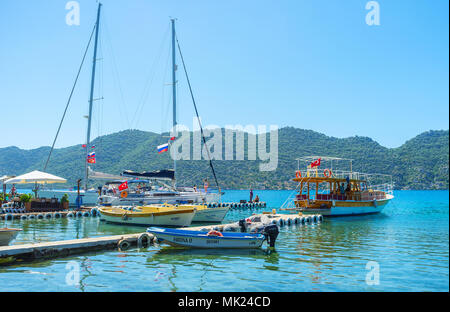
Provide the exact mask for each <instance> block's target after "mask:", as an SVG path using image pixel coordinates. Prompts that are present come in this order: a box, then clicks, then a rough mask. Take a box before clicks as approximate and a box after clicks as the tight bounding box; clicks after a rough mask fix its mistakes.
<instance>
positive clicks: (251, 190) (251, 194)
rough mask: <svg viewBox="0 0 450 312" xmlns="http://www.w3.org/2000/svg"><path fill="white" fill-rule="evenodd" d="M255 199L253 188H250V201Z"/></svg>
mask: <svg viewBox="0 0 450 312" xmlns="http://www.w3.org/2000/svg"><path fill="white" fill-rule="evenodd" d="M252 200H253V189H250V200H249V202H250V203H251V202H252Z"/></svg>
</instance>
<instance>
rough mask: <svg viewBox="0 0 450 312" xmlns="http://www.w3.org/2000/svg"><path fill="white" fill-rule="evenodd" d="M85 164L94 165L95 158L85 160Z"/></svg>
mask: <svg viewBox="0 0 450 312" xmlns="http://www.w3.org/2000/svg"><path fill="white" fill-rule="evenodd" d="M87 162H88V163H89V164H95V158H88V159H87Z"/></svg>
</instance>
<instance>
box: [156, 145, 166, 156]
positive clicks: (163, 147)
mask: <svg viewBox="0 0 450 312" xmlns="http://www.w3.org/2000/svg"><path fill="white" fill-rule="evenodd" d="M157 149H158V154H161V153H164V152H167V151H168V150H169V143H166V144H162V145H160V146H158V147H157Z"/></svg>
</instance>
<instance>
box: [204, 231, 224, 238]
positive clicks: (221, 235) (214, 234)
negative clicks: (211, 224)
mask: <svg viewBox="0 0 450 312" xmlns="http://www.w3.org/2000/svg"><path fill="white" fill-rule="evenodd" d="M207 235H208V236H219V237H223V234H222V233H220V232H219V231H215V230H212V231H209V232H208V234H207Z"/></svg>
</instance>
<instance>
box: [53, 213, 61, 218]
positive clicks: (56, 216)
mask: <svg viewBox="0 0 450 312" xmlns="http://www.w3.org/2000/svg"><path fill="white" fill-rule="evenodd" d="M53 217H54V218H55V219H58V218H61V214H60V213H59V212H55V213H54V214H53Z"/></svg>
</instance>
